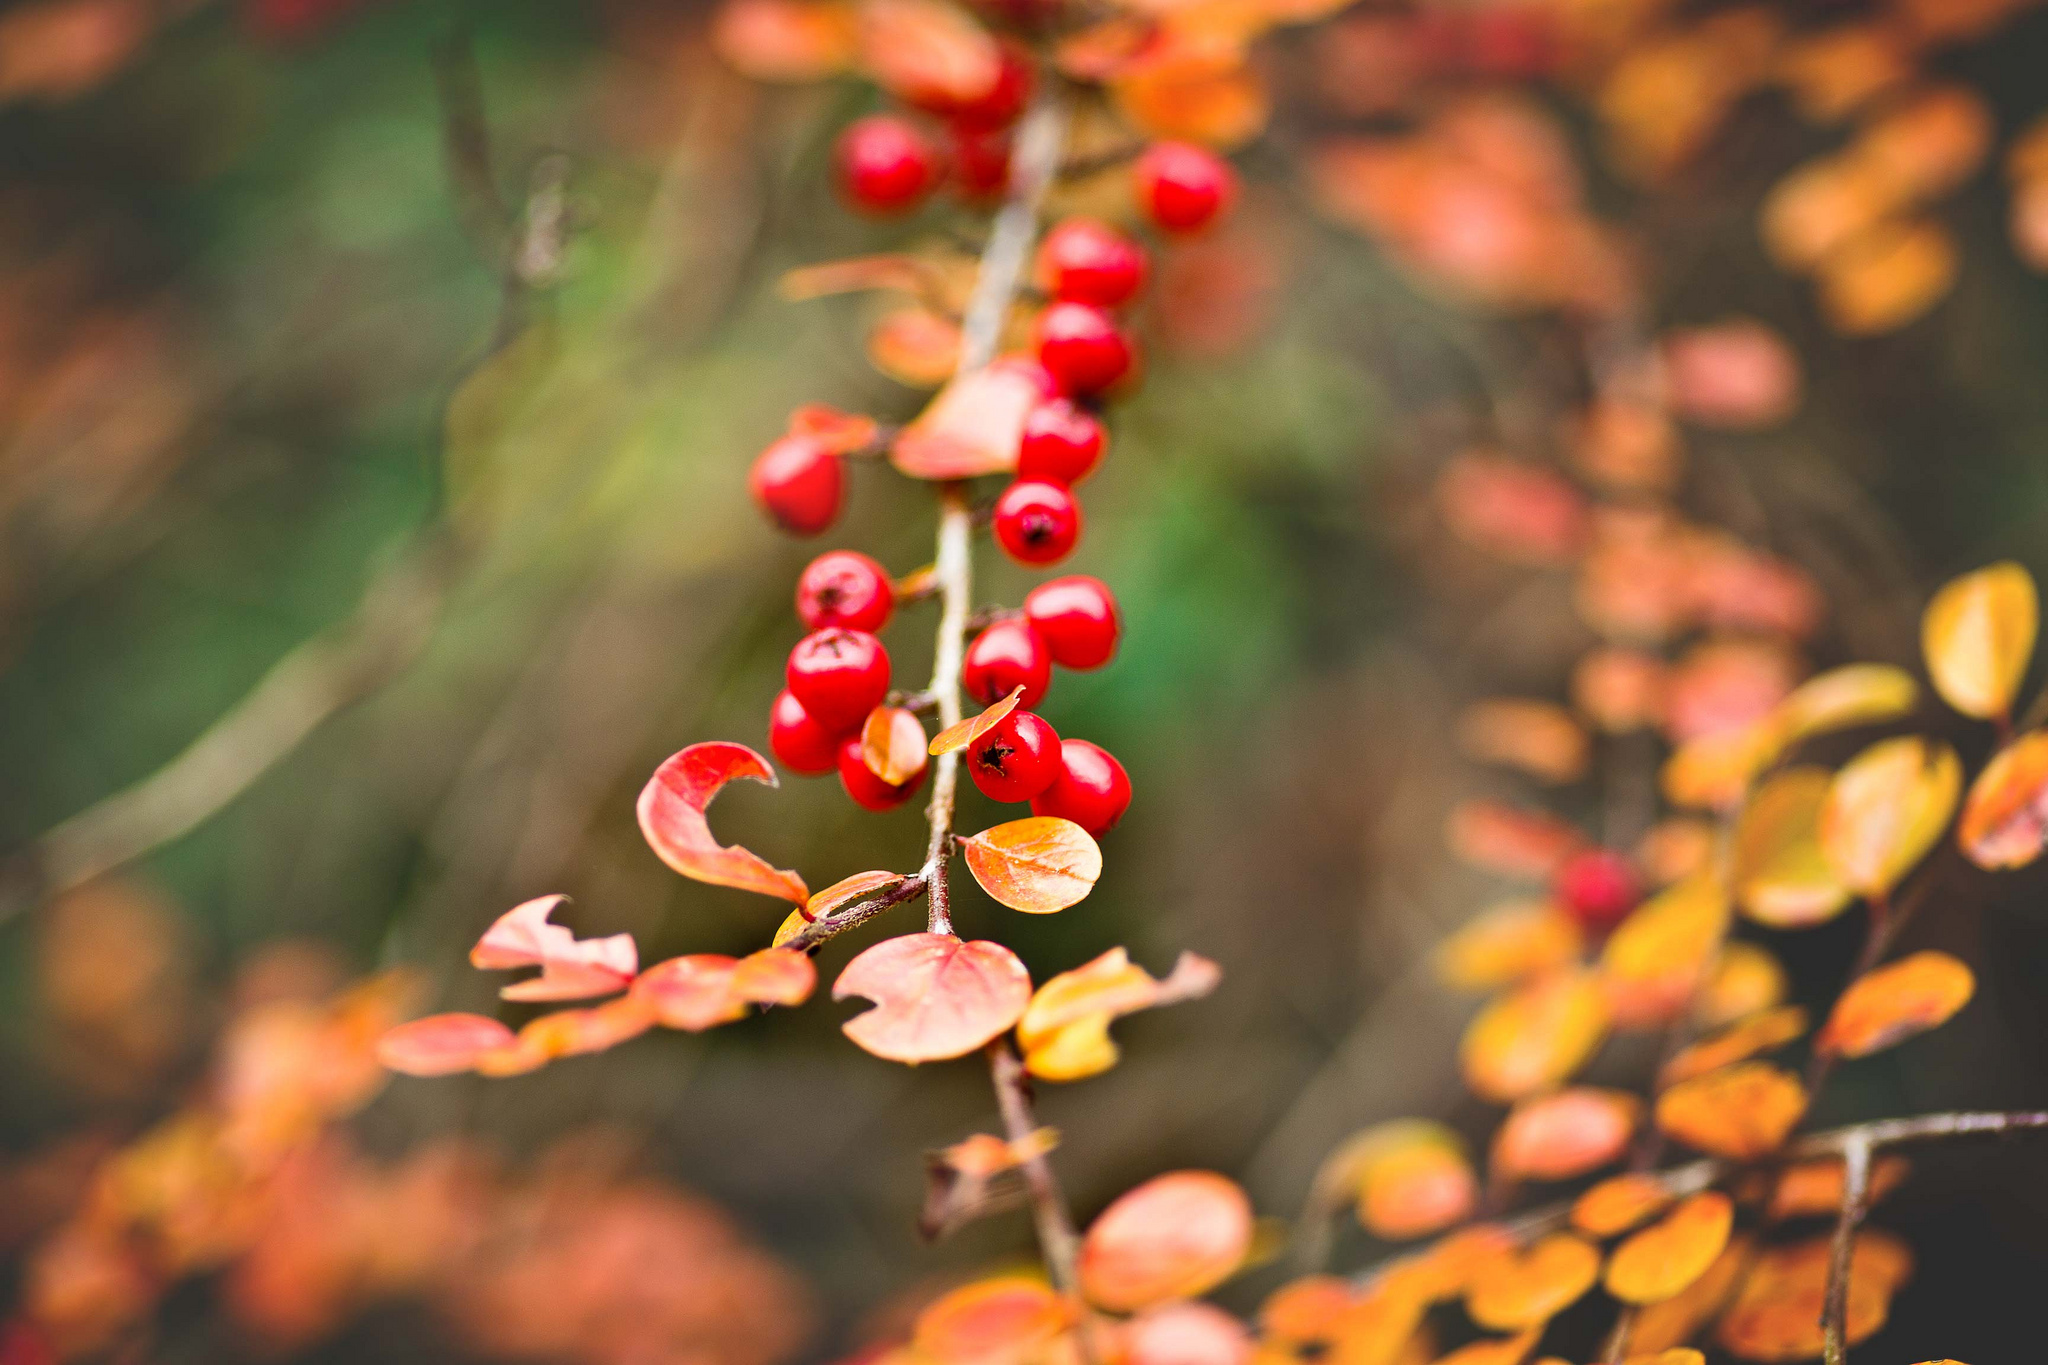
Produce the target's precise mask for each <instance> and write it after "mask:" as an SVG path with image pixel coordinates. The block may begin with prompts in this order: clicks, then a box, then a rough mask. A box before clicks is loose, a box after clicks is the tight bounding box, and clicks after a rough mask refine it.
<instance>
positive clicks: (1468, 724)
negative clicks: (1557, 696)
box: [1458, 698, 1588, 782]
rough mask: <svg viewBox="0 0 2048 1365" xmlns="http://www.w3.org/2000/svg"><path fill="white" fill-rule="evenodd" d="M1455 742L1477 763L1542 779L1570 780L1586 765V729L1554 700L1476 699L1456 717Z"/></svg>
mask: <svg viewBox="0 0 2048 1365" xmlns="http://www.w3.org/2000/svg"><path fill="white" fill-rule="evenodd" d="M1458 743H1459V745H1460V746H1462V747H1463V748H1464V750H1465V752H1466V753H1468V754H1470V755H1471V756H1472V757H1473V758H1475V759H1477V760H1478V761H1480V762H1481V763H1498V764H1500V765H1501V766H1503V767H1508V768H1516V769H1519V770H1520V771H1522V772H1526V773H1528V774H1530V775H1531V776H1532V777H1536V778H1540V779H1541V780H1543V781H1545V782H1570V781H1572V780H1573V779H1574V778H1576V777H1578V776H1579V775H1580V774H1581V773H1583V772H1584V771H1585V770H1586V751H1587V747H1588V746H1587V740H1586V732H1585V731H1584V730H1582V729H1580V728H1579V723H1578V722H1577V721H1575V720H1573V719H1572V716H1571V713H1570V712H1569V711H1567V710H1565V709H1564V708H1563V707H1562V706H1559V705H1558V704H1557V703H1555V702H1548V701H1531V700H1526V699H1522V698H1499V699H1495V700H1492V701H1482V702H1475V703H1474V704H1472V705H1471V706H1468V707H1466V708H1465V713H1464V714H1463V715H1462V716H1460V717H1459V718H1458Z"/></svg>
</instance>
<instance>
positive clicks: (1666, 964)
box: [1600, 876, 1729, 1028]
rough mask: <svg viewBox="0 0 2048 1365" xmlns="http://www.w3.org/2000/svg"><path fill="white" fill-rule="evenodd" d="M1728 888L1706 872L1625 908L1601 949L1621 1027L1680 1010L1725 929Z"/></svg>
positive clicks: (1604, 983) (1659, 1020)
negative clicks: (1705, 874) (1632, 906)
mask: <svg viewBox="0 0 2048 1365" xmlns="http://www.w3.org/2000/svg"><path fill="white" fill-rule="evenodd" d="M1728 912H1729V906H1728V893H1727V892H1726V891H1725V890H1724V889H1723V888H1722V886H1721V884H1720V882H1719V881H1717V880H1715V879H1714V878H1713V877H1710V876H1698V877H1693V878H1691V879H1689V880H1687V881H1683V882H1680V883H1678V885H1676V886H1673V887H1669V888H1667V889H1665V890H1663V891H1660V892H1658V893H1657V894H1656V895H1655V896H1652V897H1651V898H1650V899H1649V900H1647V901H1645V902H1643V904H1641V905H1639V906H1637V907H1636V908H1635V909H1634V910H1632V911H1630V912H1629V916H1628V918H1627V919H1625V920H1623V921H1622V922H1621V925H1620V927H1619V928H1617V929H1616V930H1615V931H1614V933H1613V934H1612V935H1611V936H1610V937H1609V938H1608V940H1607V945H1606V947H1604V948H1603V949H1602V950H1601V952H1600V986H1601V990H1602V991H1603V992H1604V993H1605V995H1606V999H1607V1005H1608V1008H1609V1010H1610V1011H1611V1012H1612V1015H1613V1019H1614V1022H1615V1023H1616V1024H1617V1025H1619V1026H1621V1027H1625V1028H1641V1027H1646V1026H1649V1025H1655V1024H1663V1023H1668V1022H1669V1021H1671V1020H1673V1019H1675V1018H1677V1017H1678V1016H1679V1015H1680V1014H1682V1013H1684V1011H1685V1008H1686V1006H1687V1004H1688V1003H1690V1001H1691V1000H1692V997H1693V993H1694V992H1695V991H1696V990H1698V989H1699V984H1700V982H1701V981H1702V980H1703V979H1705V977H1706V974H1707V970H1708V968H1709V967H1710V966H1711V965H1712V963H1713V961H1714V957H1715V955H1716V954H1717V953H1719V952H1720V950H1721V940H1722V938H1723V936H1724V935H1725V934H1726V933H1727V930H1728Z"/></svg>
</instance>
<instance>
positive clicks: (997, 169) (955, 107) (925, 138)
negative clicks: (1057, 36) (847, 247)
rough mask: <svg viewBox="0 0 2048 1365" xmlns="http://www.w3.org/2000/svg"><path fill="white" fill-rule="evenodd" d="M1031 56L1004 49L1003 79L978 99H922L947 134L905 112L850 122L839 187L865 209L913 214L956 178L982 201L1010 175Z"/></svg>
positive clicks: (842, 144) (837, 152)
mask: <svg viewBox="0 0 2048 1365" xmlns="http://www.w3.org/2000/svg"><path fill="white" fill-rule="evenodd" d="M1032 84H1033V80H1032V73H1031V62H1030V59H1029V58H1028V57H1026V56H1025V55H1024V53H1023V52H1022V51H1020V50H1019V49H1018V48H1016V47H1013V46H1008V45H1006V46H1005V47H1004V48H1003V49H1002V53H1001V57H1000V66H999V67H998V70H997V73H996V80H995V83H994V84H993V85H991V86H990V87H989V88H988V90H987V91H986V92H985V93H983V94H982V95H979V96H977V97H976V98H974V99H971V100H962V99H957V98H951V97H948V96H946V95H944V94H942V93H939V92H936V91H935V92H933V93H932V94H931V95H929V96H927V97H925V98H922V99H917V100H914V101H913V103H914V105H915V106H916V108H918V109H919V110H920V111H922V112H923V113H925V114H929V115H931V116H933V117H934V118H936V119H938V120H939V122H940V126H941V127H942V128H943V129H944V136H943V139H940V138H935V137H933V136H932V135H931V134H930V133H929V132H927V131H926V127H925V126H924V125H921V124H919V123H916V122H913V121H912V120H910V119H908V118H905V117H903V116H901V115H898V114H871V115H869V116H868V117H866V118H863V119H857V120H855V121H854V122H853V123H851V124H848V125H847V127H846V129H845V131H843V132H842V133H840V135H839V142H838V145H837V146H836V147H835V148H834V149H833V168H834V170H835V172H836V173H837V176H838V181H839V192H840V195H841V196H842V197H843V198H844V199H845V200H846V202H847V203H848V204H850V205H852V206H853V207H854V208H856V209H859V210H860V211H862V212H863V213H873V214H900V213H909V212H910V211H911V210H913V209H915V208H917V207H918V206H919V205H920V204H922V203H924V201H925V200H926V199H928V198H929V197H931V194H932V192H933V191H935V190H937V189H938V188H939V186H940V185H941V184H942V183H944V182H945V181H946V180H947V179H948V178H949V177H950V178H951V180H952V182H953V186H954V188H955V189H956V190H957V191H958V192H959V193H960V195H961V196H962V197H963V198H965V199H968V200H971V201H980V200H986V199H990V198H993V197H995V196H997V195H1000V194H1001V193H1002V192H1003V190H1004V189H1005V188H1006V187H1007V186H1008V185H1009V181H1010V128H1011V125H1013V124H1014V123H1016V121H1017V119H1018V117H1019V116H1020V115H1022V114H1023V112H1024V106H1025V105H1026V104H1028V103H1030V101H1031V88H1032Z"/></svg>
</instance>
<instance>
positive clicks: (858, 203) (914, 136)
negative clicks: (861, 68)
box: [833, 114, 940, 213]
mask: <svg viewBox="0 0 2048 1365" xmlns="http://www.w3.org/2000/svg"><path fill="white" fill-rule="evenodd" d="M833 159H834V163H835V165H836V167H837V170H838V173H839V189H840V192H841V193H842V194H843V195H845V197H846V200H847V202H848V203H849V204H851V205H852V206H853V207H854V208H857V209H860V210H862V211H863V212H866V213H905V212H908V211H909V210H911V209H914V208H916V207H917V206H918V205H919V204H920V203H922V202H923V201H924V197H925V196H926V195H928V194H930V193H931V192H932V190H933V189H935V188H937V186H938V183H939V171H940V163H939V153H938V149H937V148H935V147H934V146H932V144H931V141H930V139H928V138H926V137H925V135H924V134H923V133H921V132H919V131H918V129H917V128H916V126H915V125H913V124H911V123H909V122H907V121H906V120H904V119H900V118H897V117H895V116H894V115H892V114H871V115H869V116H868V117H867V118H864V119H856V120H854V121H853V122H852V123H850V124H848V125H847V126H846V130H845V131H844V132H842V133H840V135H839V144H838V146H837V148H836V149H835V151H834V154H833Z"/></svg>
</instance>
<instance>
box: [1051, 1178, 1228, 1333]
mask: <svg viewBox="0 0 2048 1365" xmlns="http://www.w3.org/2000/svg"><path fill="white" fill-rule="evenodd" d="M1251 1243H1252V1206H1251V1201H1250V1200H1249V1199H1247V1198H1245V1194H1244V1191H1243V1190H1241V1189H1239V1188H1238V1187H1237V1185H1236V1183H1235V1182H1233V1181H1231V1180H1228V1179H1226V1178H1225V1177H1223V1176H1220V1175H1217V1174H1216V1173H1215V1172H1213V1171H1173V1172H1170V1173H1169V1174H1166V1175H1161V1176H1155V1177H1153V1178H1152V1179H1151V1180H1148V1181H1146V1182H1145V1183H1144V1184H1142V1185H1140V1186H1138V1187H1137V1188H1136V1189H1133V1190H1128V1191H1126V1192H1125V1193H1123V1194H1121V1195H1119V1196H1118V1197H1117V1198H1116V1200H1115V1201H1114V1202H1113V1203H1111V1204H1110V1206H1109V1207H1108V1208H1106V1209H1104V1210H1103V1211H1102V1213H1101V1215H1100V1216H1099V1217H1097V1218H1096V1220H1095V1222H1094V1223H1093V1224H1091V1225H1090V1226H1089V1228H1088V1234H1087V1236H1086V1237H1084V1238H1083V1239H1082V1242H1081V1255H1080V1262H1079V1269H1080V1274H1081V1292H1082V1293H1083V1294H1084V1295H1086V1296H1087V1298H1088V1300H1089V1301H1090V1302H1092V1303H1094V1304H1096V1305H1097V1306H1099V1307H1102V1308H1107V1309H1109V1310H1110V1311H1111V1312H1116V1313H1128V1312H1133V1311H1135V1310H1137V1309H1140V1308H1148V1307H1150V1306H1151V1305H1153V1304H1156V1303H1162V1302H1164V1301H1166V1300H1168V1299H1182V1298H1192V1297H1194V1296H1195V1295H1198V1294H1203V1293H1206V1292H1207V1291H1209V1290H1211V1289H1213V1288H1215V1287H1216V1286H1217V1285H1219V1284H1221V1283H1222V1282H1223V1281H1224V1280H1225V1279H1227V1278H1229V1277H1230V1275H1231V1274H1232V1273H1233V1272H1234V1271H1236V1269H1237V1268H1238V1267H1239V1266H1240V1265H1242V1264H1243V1263H1244V1258H1245V1256H1246V1255H1247V1254H1248V1253H1249V1252H1250V1251H1251Z"/></svg>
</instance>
